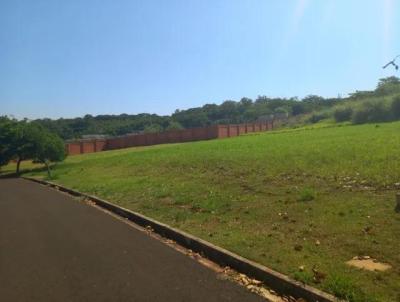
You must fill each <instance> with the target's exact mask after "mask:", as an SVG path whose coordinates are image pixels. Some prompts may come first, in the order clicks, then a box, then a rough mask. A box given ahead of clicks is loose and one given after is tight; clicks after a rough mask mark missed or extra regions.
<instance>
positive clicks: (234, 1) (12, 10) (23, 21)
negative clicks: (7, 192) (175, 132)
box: [0, 0, 400, 118]
mask: <svg viewBox="0 0 400 302" xmlns="http://www.w3.org/2000/svg"><path fill="white" fill-rule="evenodd" d="M399 12H400V1H398V0H282V1H280V0H246V1H243V0H196V1H194V0H168V1H165V0H157V1H156V0H141V1H138V0H136V1H135V0H114V1H112V0H103V1H99V0H84V1H82V0H68V1H65V0H62V1H61V0H35V1H31V0H23V1H22V0H1V1H0V115H4V114H12V115H14V116H15V117H18V118H22V117H28V118H39V117H51V118H58V117H75V116H83V115H84V114H86V113H89V114H93V115H96V114H119V113H140V112H151V113H158V114H170V113H172V112H173V111H174V110H175V109H177V108H179V109H185V108H190V107H195V106H201V105H203V104H205V103H221V102H222V101H224V100H228V99H233V100H239V99H240V98H241V97H243V96H247V97H251V98H255V97H257V95H267V96H271V97H272V96H280V97H291V96H299V97H304V96H305V95H307V94H318V95H322V96H326V97H329V96H337V95H338V94H342V95H346V93H349V92H352V91H354V90H356V89H357V90H364V89H373V88H374V87H375V85H376V83H377V81H378V79H379V78H382V77H385V76H390V75H394V74H396V72H395V71H394V70H393V69H387V70H382V68H381V66H382V65H383V64H384V63H386V61H388V60H389V59H391V58H392V57H394V56H395V55H397V54H399V53H400V39H398V38H397V39H396V37H399V36H400V32H399V31H400V19H399Z"/></svg>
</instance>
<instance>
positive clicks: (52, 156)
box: [34, 131, 65, 178]
mask: <svg viewBox="0 0 400 302" xmlns="http://www.w3.org/2000/svg"><path fill="white" fill-rule="evenodd" d="M37 138H38V141H37V142H36V150H35V157H34V159H35V160H36V161H38V162H40V163H42V164H44V165H45V166H46V169H47V174H48V176H49V178H51V171H50V164H51V163H52V162H58V161H63V160H64V159H65V149H64V142H63V141H62V140H61V139H60V138H59V137H58V136H57V135H55V134H53V133H50V132H48V131H42V132H41V133H40V135H39V136H38V137H37Z"/></svg>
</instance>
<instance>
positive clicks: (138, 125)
mask: <svg viewBox="0 0 400 302" xmlns="http://www.w3.org/2000/svg"><path fill="white" fill-rule="evenodd" d="M395 93H400V81H399V78H397V77H388V78H384V79H381V80H380V81H379V83H378V85H377V87H376V89H375V90H372V91H355V92H354V93H351V94H350V95H349V96H348V97H346V98H341V97H336V98H324V97H322V96H318V95H308V96H306V97H304V98H302V99H299V98H297V97H292V98H271V97H267V96H258V97H257V98H256V99H255V100H253V99H250V98H247V97H243V98H242V99H240V100H239V101H233V100H227V101H224V102H223V103H222V104H219V105H218V104H205V105H204V106H201V107H196V108H190V109H187V110H176V111H175V112H174V113H173V114H171V115H168V116H167V115H165V116H161V115H157V114H147V113H142V114H135V115H131V114H120V115H97V116H92V115H90V114H87V115H85V116H84V117H78V118H71V119H63V118H61V119H57V120H52V119H38V120H35V121H33V122H34V123H36V124H39V125H41V126H43V127H45V128H46V129H48V130H49V131H51V132H53V133H56V134H57V135H58V136H60V137H61V138H63V139H65V140H66V139H75V138H81V137H82V136H83V135H90V134H102V135H110V136H116V135H124V134H129V133H139V132H140V133H141V132H160V131H164V130H170V129H183V128H193V127H204V126H209V125H214V124H236V123H245V122H254V121H256V120H257V119H261V118H262V119H265V118H273V117H277V116H278V117H284V116H288V117H296V116H300V115H307V114H309V115H311V119H310V122H318V121H319V120H321V119H323V118H325V117H326V116H327V112H328V111H329V110H330V109H333V108H334V107H337V106H338V105H340V104H346V103H348V102H353V101H360V102H362V100H364V99H368V98H371V97H377V98H379V97H383V96H387V95H392V94H395Z"/></svg>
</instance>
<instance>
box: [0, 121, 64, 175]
mask: <svg viewBox="0 0 400 302" xmlns="http://www.w3.org/2000/svg"><path fill="white" fill-rule="evenodd" d="M64 158H65V151H64V142H63V141H62V139H61V138H60V137H58V136H57V135H56V134H54V133H52V132H50V131H49V130H48V129H46V128H45V127H43V126H41V125H40V124H38V123H34V122H28V121H27V120H23V121H17V120H13V119H9V118H7V117H0V167H1V166H2V165H6V164H7V163H8V162H9V161H11V160H15V161H16V162H17V168H16V172H17V173H19V170H20V163H21V162H22V161H23V160H27V159H30V160H34V161H37V162H41V163H43V164H45V165H46V167H47V171H48V173H49V175H50V163H51V162H57V161H62V160H64Z"/></svg>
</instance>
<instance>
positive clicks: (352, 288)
mask: <svg viewBox="0 0 400 302" xmlns="http://www.w3.org/2000/svg"><path fill="white" fill-rule="evenodd" d="M323 287H324V289H325V290H327V291H329V292H331V293H332V294H334V295H335V296H336V297H338V298H339V299H344V300H345V301H348V302H375V301H377V300H376V299H375V298H374V297H371V295H367V294H365V293H364V292H363V291H362V290H361V289H360V288H359V287H358V286H356V285H355V284H354V283H353V281H352V280H351V279H350V278H348V277H347V276H342V275H332V276H330V277H329V278H328V279H327V280H326V282H325V283H324V286H323Z"/></svg>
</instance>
